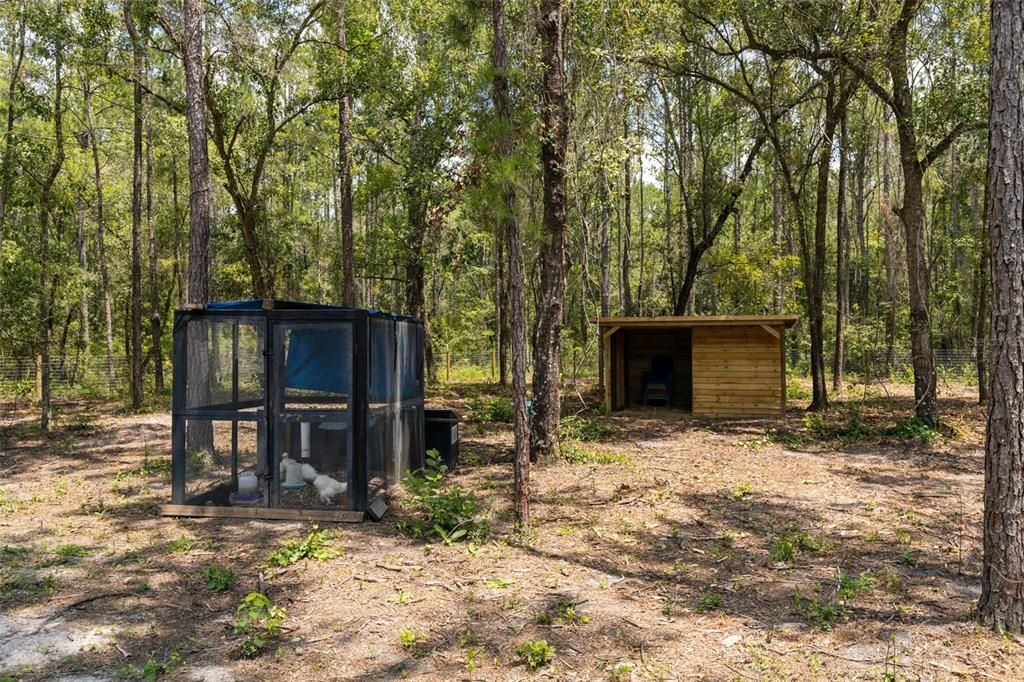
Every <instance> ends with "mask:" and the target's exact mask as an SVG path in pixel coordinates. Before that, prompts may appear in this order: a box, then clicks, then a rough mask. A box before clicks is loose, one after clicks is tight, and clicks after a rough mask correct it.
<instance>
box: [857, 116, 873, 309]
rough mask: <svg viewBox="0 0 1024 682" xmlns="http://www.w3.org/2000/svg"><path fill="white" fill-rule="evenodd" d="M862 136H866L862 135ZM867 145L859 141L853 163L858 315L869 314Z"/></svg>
mask: <svg viewBox="0 0 1024 682" xmlns="http://www.w3.org/2000/svg"><path fill="white" fill-rule="evenodd" d="M862 137H866V136H864V135H862ZM867 154H868V145H867V142H863V141H862V142H861V144H860V145H859V147H858V149H857V155H856V157H855V160H854V163H853V223H854V226H855V228H856V232H857V241H856V244H857V265H856V270H855V272H856V278H857V280H856V289H855V291H856V293H855V295H856V297H857V300H858V301H859V302H860V315H861V317H867V316H868V315H869V314H870V296H869V295H870V292H871V289H870V283H871V261H870V257H871V254H870V253H869V252H868V225H867V214H866V210H865V207H866V204H867V174H868V162H867Z"/></svg>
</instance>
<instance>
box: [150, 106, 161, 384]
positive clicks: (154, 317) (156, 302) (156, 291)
mask: <svg viewBox="0 0 1024 682" xmlns="http://www.w3.org/2000/svg"><path fill="white" fill-rule="evenodd" d="M152 113H153V98H152V96H147V97H146V240H147V242H148V244H149V335H150V343H151V345H152V354H153V387H154V388H155V389H156V391H157V392H158V393H159V392H162V391H163V390H164V349H163V318H162V317H161V315H160V286H159V272H158V261H157V243H156V226H155V222H154V220H153V124H152V122H151V121H150V117H151V116H152Z"/></svg>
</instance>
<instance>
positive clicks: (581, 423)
mask: <svg viewBox="0 0 1024 682" xmlns="http://www.w3.org/2000/svg"><path fill="white" fill-rule="evenodd" d="M558 429H559V436H560V438H561V439H562V440H574V441H581V442H585V443H590V442H596V441H600V440H605V439H606V438H609V437H611V436H614V435H615V434H617V433H618V432H619V430H618V429H617V428H615V427H614V426H608V425H606V424H602V423H600V422H596V421H594V420H592V419H586V418H584V417H579V416H576V415H570V416H567V417H562V419H561V421H560V422H559V423H558Z"/></svg>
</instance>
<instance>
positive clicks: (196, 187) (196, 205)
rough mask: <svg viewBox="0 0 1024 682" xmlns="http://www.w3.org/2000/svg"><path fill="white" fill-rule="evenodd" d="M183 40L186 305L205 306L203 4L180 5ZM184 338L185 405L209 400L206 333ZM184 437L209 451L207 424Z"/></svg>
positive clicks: (201, 328) (207, 197) (207, 214)
mask: <svg viewBox="0 0 1024 682" xmlns="http://www.w3.org/2000/svg"><path fill="white" fill-rule="evenodd" d="M182 19H183V22H184V37H183V40H182V61H183V63H184V67H185V99H186V122H187V124H188V180H189V230H188V234H189V238H188V277H187V283H188V284H187V292H186V302H187V303H191V304H205V303H206V302H207V301H208V300H209V291H210V289H209V287H210V265H209V257H210V228H211V220H212V216H211V211H212V202H213V196H212V190H211V187H210V159H209V155H208V151H207V138H206V104H205V101H204V74H203V3H202V0H184V11H183V16H182ZM194 327H195V328H194V329H191V328H190V329H189V335H188V377H187V384H186V393H187V396H186V400H187V402H188V404H189V405H206V404H208V403H209V401H210V383H209V376H208V374H209V368H210V356H209V351H208V349H207V340H208V338H209V331H208V330H207V328H206V325H205V324H198V325H194ZM186 438H187V440H188V446H189V447H190V448H192V449H194V450H211V449H212V448H213V424H212V423H209V422H206V423H203V422H192V423H191V424H190V425H189V427H188V429H187V434H186Z"/></svg>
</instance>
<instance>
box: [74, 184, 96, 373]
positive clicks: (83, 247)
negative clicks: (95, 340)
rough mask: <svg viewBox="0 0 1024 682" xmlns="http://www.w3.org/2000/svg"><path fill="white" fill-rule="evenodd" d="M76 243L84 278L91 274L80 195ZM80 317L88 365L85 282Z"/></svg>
mask: <svg viewBox="0 0 1024 682" xmlns="http://www.w3.org/2000/svg"><path fill="white" fill-rule="evenodd" d="M75 223H76V228H77V230H76V234H75V245H76V247H77V249H78V270H79V272H80V274H81V276H82V278H83V279H87V278H88V275H89V240H88V239H87V238H86V235H85V199H83V198H82V197H78V201H77V202H76V205H75ZM78 318H79V322H80V324H81V329H80V330H79V337H78V338H79V350H80V351H81V354H82V358H83V360H84V362H85V364H86V366H88V363H89V352H90V348H91V346H92V342H91V340H90V338H89V287H87V286H85V285H84V284H83V285H82V287H81V290H80V291H79V294H78Z"/></svg>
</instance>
